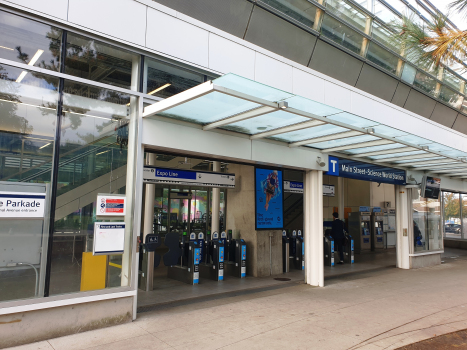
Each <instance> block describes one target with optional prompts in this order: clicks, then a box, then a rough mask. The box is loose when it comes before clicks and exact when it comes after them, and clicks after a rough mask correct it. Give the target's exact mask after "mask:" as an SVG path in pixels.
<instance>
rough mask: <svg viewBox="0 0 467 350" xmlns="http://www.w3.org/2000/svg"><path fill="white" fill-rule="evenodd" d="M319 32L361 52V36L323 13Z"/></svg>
mask: <svg viewBox="0 0 467 350" xmlns="http://www.w3.org/2000/svg"><path fill="white" fill-rule="evenodd" d="M321 33H322V34H323V35H324V36H325V37H327V38H329V39H331V40H332V41H334V42H336V43H338V44H340V45H342V46H344V47H345V48H347V49H349V50H351V51H353V52H355V53H357V54H360V53H361V52H360V49H361V47H362V41H363V36H362V35H360V34H358V33H357V32H356V31H354V30H352V29H350V28H349V27H347V26H345V25H344V24H342V23H340V22H339V21H336V20H335V19H334V18H332V17H330V16H328V15H324V19H323V23H322V25H321Z"/></svg>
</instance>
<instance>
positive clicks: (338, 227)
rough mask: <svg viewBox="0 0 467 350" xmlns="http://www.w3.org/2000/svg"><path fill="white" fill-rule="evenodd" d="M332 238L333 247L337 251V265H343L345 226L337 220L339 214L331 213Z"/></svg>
mask: <svg viewBox="0 0 467 350" xmlns="http://www.w3.org/2000/svg"><path fill="white" fill-rule="evenodd" d="M332 217H333V221H332V227H331V228H332V238H334V247H335V249H337V250H338V251H339V258H340V261H339V262H338V264H339V265H342V264H343V263H344V241H345V233H344V231H345V224H344V222H343V221H342V220H339V214H338V213H336V212H334V213H332Z"/></svg>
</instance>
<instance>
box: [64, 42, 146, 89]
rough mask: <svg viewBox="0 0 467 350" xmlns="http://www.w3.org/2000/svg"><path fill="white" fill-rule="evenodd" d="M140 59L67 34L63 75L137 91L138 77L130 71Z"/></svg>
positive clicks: (116, 49)
mask: <svg viewBox="0 0 467 350" xmlns="http://www.w3.org/2000/svg"><path fill="white" fill-rule="evenodd" d="M139 60H140V56H139V55H137V54H134V53H132V52H130V51H126V50H123V49H121V48H118V47H116V46H113V45H109V44H106V43H103V42H100V41H98V40H94V39H90V38H87V37H83V36H81V35H78V34H74V33H68V35H67V44H66V59H65V73H66V74H70V75H73V76H76V77H80V78H84V79H89V80H93V81H97V82H100V83H104V84H109V85H114V86H118V87H121V88H124V89H132V90H137V88H138V85H139V84H138V74H137V73H134V74H133V73H132V71H133V67H138V65H139ZM136 72H137V70H136ZM132 79H133V80H132Z"/></svg>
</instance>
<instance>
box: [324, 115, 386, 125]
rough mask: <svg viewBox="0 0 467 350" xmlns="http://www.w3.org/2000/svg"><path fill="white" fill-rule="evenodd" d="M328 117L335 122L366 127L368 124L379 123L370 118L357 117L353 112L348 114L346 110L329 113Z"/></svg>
mask: <svg viewBox="0 0 467 350" xmlns="http://www.w3.org/2000/svg"><path fill="white" fill-rule="evenodd" d="M328 118H329V119H331V120H334V121H336V122H341V123H346V124H349V125H352V126H358V127H360V128H368V127H370V126H376V125H379V123H377V122H374V121H372V120H368V119H365V118H362V117H358V116H356V115H354V114H350V113H347V112H343V113H339V114H334V115H330V116H329V117H328Z"/></svg>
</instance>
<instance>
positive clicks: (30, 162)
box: [0, 65, 59, 302]
mask: <svg viewBox="0 0 467 350" xmlns="http://www.w3.org/2000/svg"><path fill="white" fill-rule="evenodd" d="M20 77H22V79H20ZM58 85H59V84H58V79H57V78H54V77H50V76H47V75H44V74H38V73H34V72H28V71H25V70H21V69H18V68H14V67H10V66H7V65H0V181H4V182H3V183H2V184H0V191H6V192H7V193H8V192H10V193H11V192H13V193H12V194H15V193H16V194H18V192H21V193H22V192H28V190H26V189H27V188H30V187H25V186H24V184H25V183H31V184H50V183H51V180H52V179H51V169H52V160H53V159H52V157H53V149H54V137H55V125H56V120H57V104H58V99H59V93H58ZM7 182H8V183H10V184H9V185H6V184H7ZM37 187H39V186H37ZM39 191H40V190H38V189H36V187H34V190H29V192H39ZM41 192H45V188H44V191H41ZM4 193H5V192H4ZM46 202H47V203H46V205H50V197H48V198H47V197H46ZM2 204H3V203H2ZM2 206H3V205H2ZM48 220H50V219H49V217H48V216H47V214H46V217H44V218H43V219H31V218H29V219H24V220H20V219H19V218H17V217H10V218H4V217H2V220H1V227H0V247H1V249H0V302H1V301H8V300H13V299H25V298H33V297H38V296H40V293H41V291H43V283H40V281H43V280H44V278H45V265H44V264H41V261H42V258H43V254H44V249H46V248H47V235H48V232H47V231H44V230H45V229H44V226H45V225H44V223H45V222H46V221H48ZM36 273H37V275H36Z"/></svg>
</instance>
